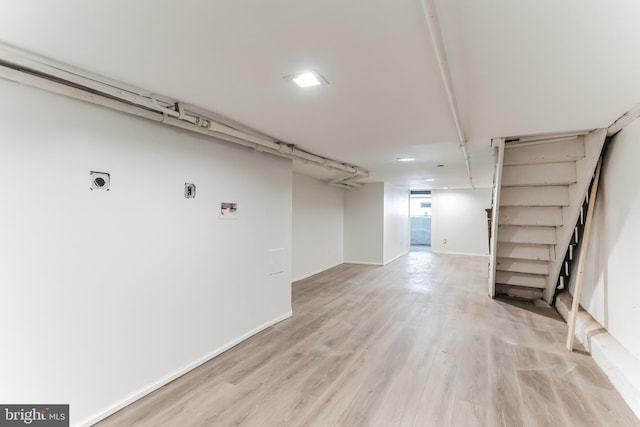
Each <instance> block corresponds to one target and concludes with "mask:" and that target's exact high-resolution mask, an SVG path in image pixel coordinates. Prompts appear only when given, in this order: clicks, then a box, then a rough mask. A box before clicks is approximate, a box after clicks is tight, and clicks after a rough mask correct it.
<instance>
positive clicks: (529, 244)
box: [489, 129, 606, 303]
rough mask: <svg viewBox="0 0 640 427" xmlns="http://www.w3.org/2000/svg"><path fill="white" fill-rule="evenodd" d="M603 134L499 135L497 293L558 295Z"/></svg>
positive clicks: (494, 245) (494, 248)
mask: <svg viewBox="0 0 640 427" xmlns="http://www.w3.org/2000/svg"><path fill="white" fill-rule="evenodd" d="M605 137H606V130H605V129H599V130H596V131H592V132H588V133H584V132H583V133H577V134H573V135H567V134H564V135H555V136H544V137H521V138H510V139H508V140H506V141H504V140H499V141H498V144H497V145H498V147H496V150H497V152H498V153H497V154H498V155H497V156H496V158H497V159H498V161H497V164H496V174H495V176H496V179H495V182H494V206H493V224H492V227H493V229H492V236H494V237H493V239H495V241H492V242H491V262H490V270H489V271H490V274H489V277H490V279H489V280H490V283H489V287H490V294H491V296H497V295H507V296H511V297H516V298H526V299H534V300H535V299H543V300H545V301H546V302H547V303H551V302H552V300H553V298H554V294H555V290H556V286H557V284H558V283H559V277H560V273H561V272H562V273H563V275H564V274H566V273H567V271H568V265H569V264H568V263H567V262H566V261H567V258H568V257H571V256H572V254H571V252H572V250H571V249H573V246H570V244H573V245H575V244H576V243H577V236H576V235H575V230H576V223H579V217H580V213H581V210H582V207H583V204H584V201H585V197H586V193H587V190H588V188H589V185H590V183H591V178H592V176H593V172H594V170H595V167H596V164H597V162H598V158H599V157H600V153H601V151H602V147H603V144H604V141H605ZM496 202H497V203H496ZM563 279H564V277H563ZM563 279H560V282H561V284H564V280H563Z"/></svg>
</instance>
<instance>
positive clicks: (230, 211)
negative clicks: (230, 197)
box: [219, 202, 238, 219]
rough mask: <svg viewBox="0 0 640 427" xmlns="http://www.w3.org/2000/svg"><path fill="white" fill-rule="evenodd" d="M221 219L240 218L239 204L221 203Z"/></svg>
mask: <svg viewBox="0 0 640 427" xmlns="http://www.w3.org/2000/svg"><path fill="white" fill-rule="evenodd" d="M219 215H220V218H222V219H236V218H238V204H237V203H235V202H222V203H220V214H219Z"/></svg>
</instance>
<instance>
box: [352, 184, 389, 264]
mask: <svg viewBox="0 0 640 427" xmlns="http://www.w3.org/2000/svg"><path fill="white" fill-rule="evenodd" d="M383 239H384V184H383V183H375V184H367V185H365V186H364V187H362V188H356V189H353V190H348V191H347V192H345V198H344V260H345V262H352V263H361V264H378V265H381V264H383V261H384V260H383V252H384V246H383Z"/></svg>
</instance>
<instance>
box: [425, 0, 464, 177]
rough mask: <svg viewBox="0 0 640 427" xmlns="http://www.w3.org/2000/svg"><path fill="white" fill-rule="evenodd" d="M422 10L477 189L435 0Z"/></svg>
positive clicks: (426, 1) (461, 145)
mask: <svg viewBox="0 0 640 427" xmlns="http://www.w3.org/2000/svg"><path fill="white" fill-rule="evenodd" d="M422 10H423V11H424V16H425V18H426V20H427V27H428V28H429V35H430V36H431V42H432V44H433V49H434V51H435V54H436V60H437V62H438V68H439V70H440V76H441V77H442V83H443V85H444V90H445V92H446V94H447V101H448V102H449V109H450V110H451V115H452V116H453V123H454V124H455V127H456V134H457V135H458V142H459V144H460V149H461V150H462V155H463V156H464V162H465V165H466V167H467V177H468V178H469V184H471V188H475V187H474V185H473V178H472V176H471V165H470V164H469V153H468V152H467V139H466V137H465V135H464V131H463V130H462V123H461V122H460V115H459V113H458V104H457V102H456V96H455V92H454V90H453V83H452V81H451V71H450V70H449V61H448V60H447V53H446V51H445V48H444V42H443V41H442V31H441V29H440V21H439V19H438V13H437V11H436V5H435V2H434V0H422Z"/></svg>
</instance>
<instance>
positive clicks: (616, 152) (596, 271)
mask: <svg viewBox="0 0 640 427" xmlns="http://www.w3.org/2000/svg"><path fill="white" fill-rule="evenodd" d="M639 159H640V120H636V121H635V122H633V123H632V124H631V125H630V126H628V127H627V128H625V129H624V130H623V131H622V132H620V133H619V134H618V135H617V136H616V137H615V138H614V140H613V142H612V143H611V146H610V147H609V151H608V153H607V157H606V160H605V163H604V167H603V170H602V175H601V181H600V188H599V190H598V196H597V197H598V198H597V202H596V210H595V212H594V217H593V228H592V231H591V237H590V242H589V250H588V252H587V259H586V263H585V264H586V266H585V272H584V288H583V294H582V299H581V301H580V302H581V304H582V306H583V307H584V308H585V309H586V310H587V311H588V312H589V313H590V314H591V315H592V316H593V317H594V318H595V319H596V320H597V321H598V322H600V324H602V325H603V326H604V327H605V328H607V330H608V331H609V333H610V334H611V335H612V336H613V337H614V338H615V339H616V340H618V341H619V342H620V344H622V346H624V347H625V348H626V349H628V350H629V351H630V352H631V353H632V354H633V355H634V356H635V357H636V358H638V359H640V334H638V326H637V325H638V323H639V322H640V286H638V268H637V264H638V253H639V250H638V244H639V242H640V179H638V174H637V171H638V161H639Z"/></svg>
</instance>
